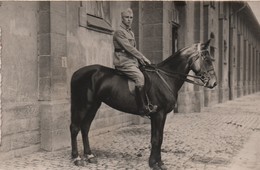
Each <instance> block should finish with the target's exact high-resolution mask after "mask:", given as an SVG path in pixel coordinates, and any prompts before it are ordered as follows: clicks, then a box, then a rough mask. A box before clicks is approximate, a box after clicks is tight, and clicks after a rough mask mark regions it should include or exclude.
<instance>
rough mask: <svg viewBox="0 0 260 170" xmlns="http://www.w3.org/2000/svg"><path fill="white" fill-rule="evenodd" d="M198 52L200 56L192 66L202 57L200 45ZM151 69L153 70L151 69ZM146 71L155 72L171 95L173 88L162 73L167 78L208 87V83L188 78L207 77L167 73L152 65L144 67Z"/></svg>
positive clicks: (201, 78)
mask: <svg viewBox="0 0 260 170" xmlns="http://www.w3.org/2000/svg"><path fill="white" fill-rule="evenodd" d="M198 51H199V54H198V57H197V58H196V59H195V60H194V61H193V63H192V64H191V65H193V64H194V62H195V61H196V60H198V59H199V58H200V57H201V50H200V44H199V45H198ZM149 67H150V68H151V69H149ZM144 70H145V71H147V72H155V73H156V74H157V75H158V77H160V79H161V80H162V81H163V83H164V84H165V85H166V87H167V88H168V89H169V91H170V92H171V93H173V90H172V88H171V87H170V85H169V84H168V83H167V81H166V80H165V79H164V78H163V76H162V75H161V73H163V74H164V75H166V76H169V77H174V78H177V79H180V80H183V81H185V82H187V83H191V84H194V85H198V86H204V87H205V85H206V83H205V84H204V83H200V82H197V81H194V80H191V79H188V78H187V77H191V78H195V79H199V80H205V77H204V76H203V75H200V76H193V75H189V74H183V73H178V72H167V71H164V70H162V69H159V68H157V67H156V66H152V65H149V66H148V68H147V67H144ZM209 71H211V70H207V72H209ZM178 75H181V76H184V77H186V78H182V77H180V76H178Z"/></svg>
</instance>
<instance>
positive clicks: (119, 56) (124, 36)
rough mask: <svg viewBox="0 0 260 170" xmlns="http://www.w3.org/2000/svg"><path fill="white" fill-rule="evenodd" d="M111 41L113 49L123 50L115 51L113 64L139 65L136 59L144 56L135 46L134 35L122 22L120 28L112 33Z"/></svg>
mask: <svg viewBox="0 0 260 170" xmlns="http://www.w3.org/2000/svg"><path fill="white" fill-rule="evenodd" d="M113 43H114V46H115V49H118V50H125V52H115V56H114V65H115V66H119V67H120V66H126V65H136V66H138V65H139V63H138V59H140V58H143V57H144V56H143V54H142V53H140V52H139V51H138V50H137V49H136V47H135V46H136V42H135V37H134V33H133V32H132V31H131V29H127V28H126V26H125V25H124V24H121V25H120V28H119V29H118V30H117V31H115V33H114V36H113Z"/></svg>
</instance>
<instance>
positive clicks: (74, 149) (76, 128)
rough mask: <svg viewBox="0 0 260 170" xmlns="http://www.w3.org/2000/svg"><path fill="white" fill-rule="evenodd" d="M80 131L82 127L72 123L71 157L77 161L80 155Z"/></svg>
mask: <svg viewBox="0 0 260 170" xmlns="http://www.w3.org/2000/svg"><path fill="white" fill-rule="evenodd" d="M79 131H80V127H79V126H78V125H77V124H74V123H71V124H70V134H71V147H72V152H71V156H72V159H77V158H78V156H79V154H78V146H77V136H78V133H79Z"/></svg>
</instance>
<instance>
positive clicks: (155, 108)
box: [148, 103, 158, 114]
mask: <svg viewBox="0 0 260 170" xmlns="http://www.w3.org/2000/svg"><path fill="white" fill-rule="evenodd" d="M157 109H158V106H157V105H152V104H151V103H149V104H148V110H149V114H151V113H155V112H157Z"/></svg>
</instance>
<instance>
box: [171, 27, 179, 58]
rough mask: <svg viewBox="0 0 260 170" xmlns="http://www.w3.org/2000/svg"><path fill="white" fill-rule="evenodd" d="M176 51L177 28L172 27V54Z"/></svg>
mask: <svg viewBox="0 0 260 170" xmlns="http://www.w3.org/2000/svg"><path fill="white" fill-rule="evenodd" d="M177 50H178V26H176V25H173V26H172V54H174V53H175V52H177Z"/></svg>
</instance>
